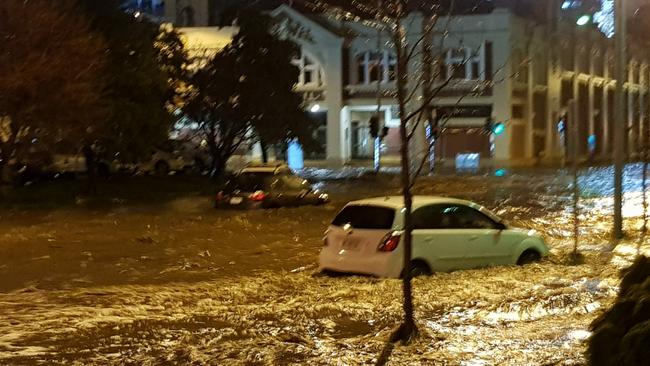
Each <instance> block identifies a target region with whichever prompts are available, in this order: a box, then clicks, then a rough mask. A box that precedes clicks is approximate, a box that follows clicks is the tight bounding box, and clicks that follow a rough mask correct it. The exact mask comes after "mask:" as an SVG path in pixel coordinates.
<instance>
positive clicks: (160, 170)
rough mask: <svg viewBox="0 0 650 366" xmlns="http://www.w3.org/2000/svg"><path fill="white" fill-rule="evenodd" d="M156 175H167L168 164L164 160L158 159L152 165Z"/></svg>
mask: <svg viewBox="0 0 650 366" xmlns="http://www.w3.org/2000/svg"><path fill="white" fill-rule="evenodd" d="M154 170H155V172H156V175H168V174H169V164H168V163H167V162H166V161H162V160H161V161H159V162H157V163H156V166H155V167H154Z"/></svg>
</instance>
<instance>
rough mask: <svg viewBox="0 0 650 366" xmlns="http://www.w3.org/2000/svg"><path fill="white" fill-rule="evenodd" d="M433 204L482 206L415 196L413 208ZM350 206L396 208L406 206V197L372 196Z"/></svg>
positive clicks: (351, 203)
mask: <svg viewBox="0 0 650 366" xmlns="http://www.w3.org/2000/svg"><path fill="white" fill-rule="evenodd" d="M432 204H456V205H465V206H470V207H474V208H477V209H478V208H481V207H482V206H481V205H479V204H476V203H474V202H470V201H466V200H461V199H456V198H450V197H441V196H413V209H417V208H420V207H423V206H428V205H432ZM348 206H382V207H389V208H394V209H401V208H402V207H404V197H402V196H383V197H372V198H366V199H362V200H358V201H352V202H349V203H348Z"/></svg>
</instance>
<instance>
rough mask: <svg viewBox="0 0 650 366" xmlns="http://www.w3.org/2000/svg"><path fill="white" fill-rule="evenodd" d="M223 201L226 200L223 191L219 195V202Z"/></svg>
mask: <svg viewBox="0 0 650 366" xmlns="http://www.w3.org/2000/svg"><path fill="white" fill-rule="evenodd" d="M223 199H224V195H223V191H221V192H219V193H217V201H223Z"/></svg>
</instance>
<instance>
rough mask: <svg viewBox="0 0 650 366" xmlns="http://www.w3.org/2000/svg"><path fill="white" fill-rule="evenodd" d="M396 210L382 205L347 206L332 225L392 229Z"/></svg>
mask: <svg viewBox="0 0 650 366" xmlns="http://www.w3.org/2000/svg"><path fill="white" fill-rule="evenodd" d="M394 218H395V210H394V209H392V208H389V207H381V206H346V207H345V208H344V209H343V210H342V211H341V212H339V214H338V215H336V217H335V218H334V221H333V222H332V225H334V226H344V225H346V224H350V225H351V226H352V227H353V228H357V229H386V230H388V229H390V228H391V227H393V219H394Z"/></svg>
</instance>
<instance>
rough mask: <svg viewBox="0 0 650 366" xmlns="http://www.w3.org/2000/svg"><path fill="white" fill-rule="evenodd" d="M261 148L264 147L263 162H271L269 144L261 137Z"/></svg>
mask: <svg viewBox="0 0 650 366" xmlns="http://www.w3.org/2000/svg"><path fill="white" fill-rule="evenodd" d="M260 148H261V149H262V163H264V164H266V163H268V162H269V146H268V145H267V144H266V141H264V140H263V139H261V138H260Z"/></svg>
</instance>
